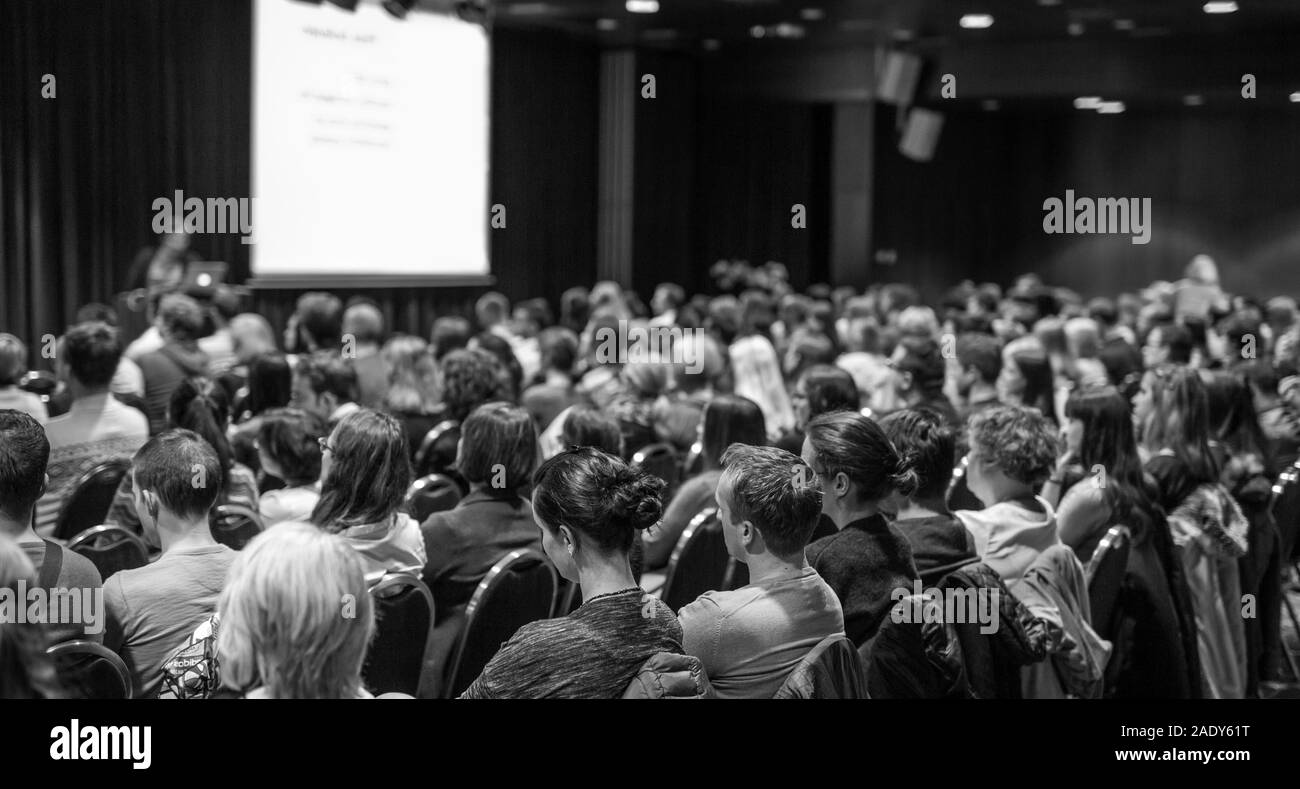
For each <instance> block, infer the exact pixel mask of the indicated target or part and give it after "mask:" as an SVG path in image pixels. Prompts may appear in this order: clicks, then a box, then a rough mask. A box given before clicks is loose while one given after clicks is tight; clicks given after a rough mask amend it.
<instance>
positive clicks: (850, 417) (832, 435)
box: [795, 411, 920, 646]
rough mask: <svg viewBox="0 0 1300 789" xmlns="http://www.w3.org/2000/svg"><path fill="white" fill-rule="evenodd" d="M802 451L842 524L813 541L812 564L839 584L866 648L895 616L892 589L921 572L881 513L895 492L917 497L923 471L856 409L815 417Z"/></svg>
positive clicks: (826, 506)
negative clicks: (916, 469) (909, 463)
mask: <svg viewBox="0 0 1300 789" xmlns="http://www.w3.org/2000/svg"><path fill="white" fill-rule="evenodd" d="M802 457H803V462H804V463H805V464H807V465H808V467H809V468H810V469H812V471H813V473H814V474H816V475H817V479H818V480H819V481H820V483H821V490H822V514H823V515H824V516H825V517H828V518H829V519H830V520H831V521H833V522H834V523H835V526H836V528H837V529H839V531H838V532H836V533H835V534H831V535H828V536H826V537H822V538H821V539H818V540H814V541H813V542H811V543H809V545H808V549H807V556H808V563H809V564H810V565H812V567H813V569H814V570H816V571H817V572H818V573H820V574H821V576H822V578H824V579H825V580H826V583H828V584H830V586H831V588H832V589H834V590H835V594H836V596H837V597H839V599H840V605H841V606H842V607H843V609H844V632H845V633H847V634H848V636H849V638H851V639H853V643H854V644H857V645H858V646H861V645H862V644H863V643H864V642H866V641H867V640H869V639H870V638H871V637H872V636H874V635H875V634H876V630H877V629H879V627H880V623H881V622H882V621H883V620H884V618H885V616H886V615H887V614H888V612H889V609H890V607H891V606H892V605H893V602H894V600H893V595H892V593H893V590H895V589H898V588H905V589H911V588H912V582H913V581H915V580H917V579H918V578H920V575H919V574H918V572H917V569H916V563H915V561H914V560H913V559H912V549H911V547H910V546H909V545H908V542H907V539H906V538H905V537H903V535H902V533H901V532H899V531H898V529H896V528H895V527H894V526H893V524H891V523H890V522H889V521H888V520H887V519H886V518H885V516H884V514H883V513H882V512H881V505H882V504H884V503H885V501H886V500H887V499H889V498H890V497H891V496H892V495H893V494H895V493H898V494H900V495H902V496H904V497H906V496H910V495H912V493H913V492H914V491H915V489H916V485H917V476H916V472H914V471H913V470H912V469H911V468H909V467H908V466H907V464H906V463H905V462H904V461H903V459H902V457H900V456H899V454H898V451H897V450H896V449H895V448H894V445H893V444H891V443H890V441H889V439H888V438H886V437H885V433H884V431H882V430H881V429H880V426H879V425H877V424H876V423H875V422H874V421H872V420H871V419H869V418H867V417H865V416H863V415H862V414H859V413H854V412H852V411H837V412H833V413H829V414H822V415H821V416H819V417H816V418H815V419H813V420H812V421H811V422H809V423H808V435H807V437H806V438H805V439H804V444H803V454H802ZM795 484H800V483H799V481H797V480H796V481H795Z"/></svg>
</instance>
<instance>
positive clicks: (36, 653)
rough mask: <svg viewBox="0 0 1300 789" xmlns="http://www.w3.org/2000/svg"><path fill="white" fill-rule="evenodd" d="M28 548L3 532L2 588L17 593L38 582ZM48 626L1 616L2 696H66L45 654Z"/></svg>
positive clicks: (0, 551) (0, 547)
mask: <svg viewBox="0 0 1300 789" xmlns="http://www.w3.org/2000/svg"><path fill="white" fill-rule="evenodd" d="M36 579H37V575H36V570H35V569H33V567H32V563H31V560H30V559H29V558H28V555H27V552H26V551H24V550H23V549H22V548H20V547H19V546H18V543H16V542H15V541H14V539H13V537H11V536H10V535H9V534H7V533H4V532H0V591H3V592H6V593H7V594H8V595H14V596H17V595H18V594H19V592H20V591H21V590H22V589H24V588H27V589H30V588H32V587H34V586H35V585H36V583H37V580H36ZM47 643H49V642H47V633H46V630H45V627H44V626H43V625H41V624H39V623H36V622H32V621H17V620H16V618H10V617H4V618H0V699H57V698H63V697H64V692H63V689H62V688H61V687H60V684H59V679H58V676H57V675H56V674H55V672H54V664H53V663H52V662H51V661H50V659H49V657H47V656H46V654H45V648H46V645H47Z"/></svg>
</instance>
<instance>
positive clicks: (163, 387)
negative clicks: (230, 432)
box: [136, 293, 208, 434]
mask: <svg viewBox="0 0 1300 789" xmlns="http://www.w3.org/2000/svg"><path fill="white" fill-rule="evenodd" d="M157 324H158V331H159V333H160V334H161V335H162V340H163V344H162V347H161V348H159V349H158V350H156V351H150V352H148V353H145V354H142V355H141V356H140V357H139V358H138V359H137V360H136V363H137V364H139V365H140V371H141V372H142V373H143V374H144V400H145V409H146V413H147V414H148V415H149V432H150V433H151V434H152V433H157V432H159V431H161V430H162V429H163V427H164V426H165V423H166V420H167V402H168V401H169V400H170V399H171V396H172V392H174V391H175V390H176V387H177V386H180V383H181V381H183V380H185V379H186V378H191V377H194V376H203V375H207V374H208V355H207V354H206V353H204V352H203V351H202V350H201V349H200V348H199V344H198V341H199V335H200V334H201V333H202V331H203V311H202V309H201V308H200V307H199V304H198V302H196V301H195V300H194V299H191V298H190V297H189V296H185V295H183V294H180V293H169V294H167V295H166V296H163V298H162V301H161V302H160V303H159V305H158V319H157Z"/></svg>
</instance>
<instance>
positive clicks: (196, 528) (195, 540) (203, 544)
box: [158, 513, 217, 553]
mask: <svg viewBox="0 0 1300 789" xmlns="http://www.w3.org/2000/svg"><path fill="white" fill-rule="evenodd" d="M158 541H159V543H160V545H161V547H162V552H163V553H170V552H172V551H179V550H188V549H192V548H210V547H212V546H214V545H216V544H217V541H216V540H214V539H213V538H212V530H211V529H210V528H208V518H207V516H206V515H205V516H203V517H201V518H196V519H194V520H189V521H183V520H180V519H178V518H173V517H171V516H170V515H168V514H166V513H161V514H160V521H159V523H158Z"/></svg>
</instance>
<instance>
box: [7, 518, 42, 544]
mask: <svg viewBox="0 0 1300 789" xmlns="http://www.w3.org/2000/svg"><path fill="white" fill-rule="evenodd" d="M0 534H5V535H8V536H9V537H12V538H13V539H14V541H16V542H38V541H40V539H41V537H40V535H38V534H37V533H36V530H35V529H33V528H32V513H31V512H30V511H29V512H27V513H26V514H25V515H24V514H22V513H20V514H19V515H18V517H11V516H9V515H6V514H5V513H3V512H0Z"/></svg>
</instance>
